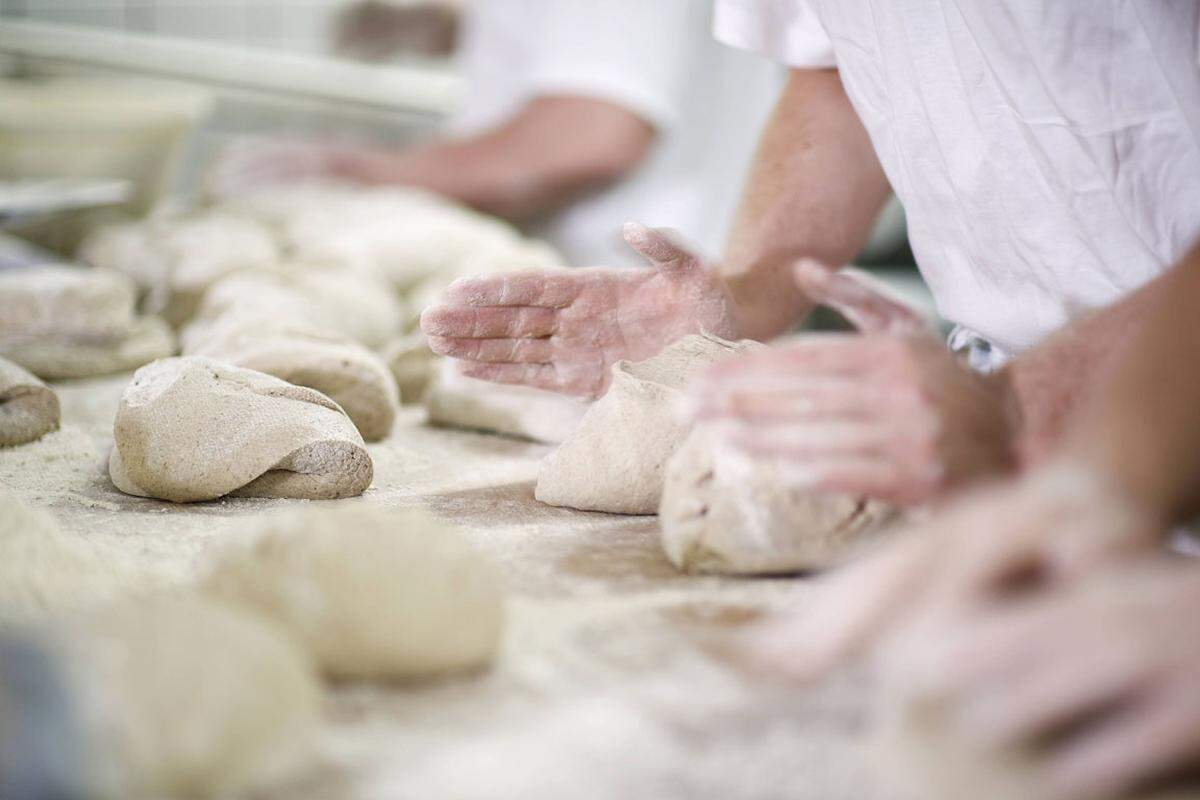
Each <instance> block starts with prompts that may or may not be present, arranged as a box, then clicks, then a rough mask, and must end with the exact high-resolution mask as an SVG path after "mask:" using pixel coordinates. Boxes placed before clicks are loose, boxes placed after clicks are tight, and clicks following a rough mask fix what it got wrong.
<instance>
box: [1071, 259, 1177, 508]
mask: <svg viewBox="0 0 1200 800" xmlns="http://www.w3.org/2000/svg"><path fill="white" fill-rule="evenodd" d="M1140 294H1141V295H1142V296H1141V297H1140V298H1139V301H1138V302H1137V303H1135V304H1133V305H1136V306H1139V307H1140V308H1139V309H1138V310H1139V311H1141V314H1140V315H1139V319H1138V321H1137V323H1136V324H1135V325H1131V326H1128V327H1127V329H1126V330H1127V332H1128V339H1127V341H1125V342H1123V343H1122V344H1121V346H1119V347H1118V348H1116V349H1117V353H1116V354H1115V355H1114V356H1113V359H1112V363H1111V365H1110V369H1109V370H1108V372H1107V373H1106V375H1105V377H1104V379H1103V380H1102V381H1101V382H1100V383H1099V385H1098V386H1097V387H1096V391H1095V395H1094V397H1093V398H1092V399H1091V401H1090V402H1089V403H1088V404H1087V405H1086V407H1085V408H1084V409H1083V410H1082V411H1081V413H1080V416H1079V418H1078V420H1076V424H1074V425H1072V426H1071V427H1070V429H1069V432H1068V434H1067V439H1066V443H1065V450H1066V451H1067V453H1068V454H1070V455H1072V456H1074V457H1075V458H1076V459H1077V460H1082V461H1084V462H1085V463H1089V464H1091V465H1092V466H1094V467H1095V468H1096V469H1097V470H1098V471H1100V472H1101V473H1103V474H1105V475H1107V476H1109V477H1110V478H1111V479H1112V480H1113V481H1114V483H1115V484H1116V485H1118V486H1120V487H1121V488H1122V489H1124V490H1125V491H1126V492H1127V493H1128V494H1129V495H1130V496H1131V497H1132V498H1133V499H1134V501H1135V502H1137V503H1138V504H1139V505H1140V506H1142V507H1143V508H1145V509H1147V510H1150V511H1151V512H1152V513H1156V514H1161V515H1162V516H1163V517H1164V520H1165V521H1171V520H1173V519H1176V518H1178V517H1181V516H1184V515H1187V514H1194V513H1196V512H1197V511H1200V369H1197V364H1200V247H1198V248H1195V249H1193V250H1192V252H1191V253H1189V254H1188V255H1187V256H1186V257H1185V258H1184V259H1183V261H1181V262H1180V263H1179V264H1178V265H1177V266H1176V267H1175V268H1174V269H1173V270H1172V271H1171V272H1170V273H1168V274H1167V275H1165V276H1163V278H1161V279H1159V280H1158V281H1155V283H1154V284H1152V285H1151V286H1149V287H1147V288H1146V290H1144V292H1143V293H1140Z"/></svg>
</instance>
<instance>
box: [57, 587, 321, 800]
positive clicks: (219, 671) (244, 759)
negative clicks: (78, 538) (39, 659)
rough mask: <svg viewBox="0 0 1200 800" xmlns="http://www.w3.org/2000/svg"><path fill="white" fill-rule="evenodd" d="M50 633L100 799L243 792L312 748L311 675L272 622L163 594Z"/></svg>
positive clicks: (315, 697)
mask: <svg viewBox="0 0 1200 800" xmlns="http://www.w3.org/2000/svg"><path fill="white" fill-rule="evenodd" d="M51 637H52V642H53V647H52V651H51V652H54V653H56V654H57V655H58V657H59V658H61V659H62V662H63V671H64V672H65V673H66V675H67V684H68V687H70V688H71V689H72V696H73V698H74V699H75V703H76V705H77V707H78V709H79V712H80V716H81V717H82V727H83V731H84V736H83V740H84V744H85V748H86V751H87V755H88V758H87V763H88V766H89V767H90V768H91V772H92V774H91V775H90V781H89V782H90V784H91V786H92V788H94V789H96V790H97V792H96V795H95V796H97V797H121V798H130V800H158V799H159V798H168V797H171V798H183V797H187V798H210V797H230V796H239V797H240V796H242V795H243V793H244V792H247V791H250V790H253V789H256V788H262V787H264V786H266V785H268V784H270V783H272V782H273V781H275V780H279V779H281V778H283V777H285V776H286V775H287V774H289V773H290V772H291V771H292V770H295V769H299V768H301V767H302V766H303V764H304V762H305V761H306V760H307V757H308V756H309V755H310V753H311V743H312V740H313V737H314V734H315V731H316V729H317V726H318V722H319V712H320V708H319V706H320V687H319V684H318V682H317V679H316V674H315V671H314V669H313V666H312V663H311V661H310V660H309V659H308V658H307V656H306V654H305V653H304V652H303V651H302V650H301V648H300V646H299V645H298V644H297V643H296V642H294V641H293V640H291V639H290V638H288V636H287V635H286V633H285V632H283V631H282V630H280V629H279V628H278V626H276V625H274V624H273V623H271V622H270V621H269V620H266V619H263V618H261V617H256V616H253V615H249V614H244V613H242V612H240V611H238V610H236V609H232V608H229V607H226V606H223V605H221V604H220V603H217V602H213V601H211V600H207V599H204V598H199V597H170V596H161V597H154V598H151V599H148V600H146V601H139V602H129V601H118V602H115V603H110V604H103V605H101V606H100V607H99V608H96V609H92V610H89V611H88V612H86V613H83V614H81V615H79V616H77V617H71V618H69V619H67V620H65V621H63V622H62V623H60V624H59V625H58V626H56V627H55V628H54V629H53V632H52V634H51Z"/></svg>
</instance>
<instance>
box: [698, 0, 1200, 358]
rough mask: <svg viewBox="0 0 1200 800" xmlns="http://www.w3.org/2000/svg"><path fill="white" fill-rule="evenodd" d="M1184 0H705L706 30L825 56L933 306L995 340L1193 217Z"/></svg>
mask: <svg viewBox="0 0 1200 800" xmlns="http://www.w3.org/2000/svg"><path fill="white" fill-rule="evenodd" d="M1198 23H1200V3H1198V2H1197V0H1023V2H999V0H888V1H887V2H876V1H875V0H717V11H716V15H715V22H714V28H715V31H716V34H717V37H718V38H720V39H721V40H722V41H725V42H727V43H729V44H733V45H736V46H740V47H745V48H748V49H752V50H756V51H758V52H761V53H763V54H765V55H768V56H770V57H772V58H774V59H776V60H778V61H782V62H784V63H787V64H789V65H790V66H793V67H827V66H836V67H837V68H838V70H839V72H840V75H841V79H842V83H843V84H844V85H845V87H846V92H847V94H848V95H849V97H850V100H851V101H852V102H853V104H854V107H855V109H856V110H857V111H858V114H859V116H860V117H861V118H862V120H863V123H864V125H865V126H866V128H867V130H868V132H869V133H870V136H871V141H872V142H873V143H874V146H875V150H876V152H877V153H878V154H879V159H880V161H881V162H882V164H883V167H884V169H885V171H886V172H887V175H888V178H889V179H890V180H891V183H892V187H893V188H894V189H895V191H896V193H897V195H899V197H900V199H901V200H902V201H903V203H904V206H905V210H906V212H907V215H908V227H909V238H910V240H911V242H912V247H913V251H914V252H915V254H916V257H917V261H918V263H919V264H920V267H921V272H922V274H923V275H924V277H925V279H926V281H927V282H928V283H929V286H930V288H931V289H932V291H933V294H934V297H935V298H936V301H937V305H938V310H939V311H940V312H941V314H942V315H943V316H944V317H946V318H947V319H949V320H950V321H952V322H955V323H958V324H960V325H962V326H963V327H965V328H968V329H971V330H973V331H975V332H978V333H979V334H980V335H981V336H983V337H984V338H985V339H987V340H989V341H990V342H991V343H992V344H993V345H995V346H996V347H998V348H999V349H1000V350H1001V351H1002V352H1003V353H1004V354H1005V355H1010V354H1014V353H1017V352H1020V351H1021V350H1023V349H1025V348H1028V347H1030V346H1032V345H1034V344H1036V343H1037V342H1038V341H1040V340H1041V339H1042V338H1043V337H1045V336H1046V335H1047V334H1049V333H1050V332H1052V331H1053V330H1055V329H1056V328H1058V327H1060V326H1061V325H1063V324H1064V323H1066V322H1068V321H1069V320H1071V319H1073V318H1075V317H1076V316H1078V315H1079V314H1081V313H1082V312H1084V311H1086V310H1088V309H1092V308H1096V307H1098V306H1102V305H1107V304H1109V303H1111V302H1112V301H1113V300H1115V299H1116V298H1118V297H1120V296H1121V295H1123V294H1125V293H1127V292H1129V291H1131V290H1132V289H1135V288H1136V287H1138V286H1140V285H1141V284H1143V283H1145V282H1146V281H1148V280H1150V279H1151V278H1153V277H1154V276H1155V275H1157V274H1159V273H1160V272H1162V271H1163V270H1164V269H1165V268H1166V267H1168V266H1170V265H1171V264H1172V263H1173V262H1174V261H1176V260H1178V259H1179V258H1180V257H1181V256H1182V255H1183V254H1184V253H1185V251H1186V250H1187V249H1188V248H1189V247H1190V246H1191V245H1192V244H1193V243H1194V242H1195V240H1196V238H1197V236H1198V235H1200V68H1198V65H1197V25H1198Z"/></svg>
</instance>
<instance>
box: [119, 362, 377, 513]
mask: <svg viewBox="0 0 1200 800" xmlns="http://www.w3.org/2000/svg"><path fill="white" fill-rule="evenodd" d="M113 438H114V439H115V442H116V444H115V446H114V447H113V450H112V453H111V455H110V457H109V475H110V477H111V478H112V481H113V484H114V485H115V486H116V487H117V488H118V489H120V490H121V491H122V492H125V493H126V494H132V495H140V496H143V497H157V498H161V499H163V500H172V501H174V502H177V503H186V502H192V501H197V500H212V499H215V498H218V497H222V496H224V495H227V494H233V495H237V496H240V497H292V498H310V499H314V500H318V499H320V500H327V499H334V498H338V497H350V496H352V495H358V494H362V492H363V491H364V490H365V489H366V488H367V487H368V486H369V485H370V484H371V476H372V465H371V457H370V456H369V455H368V454H367V451H366V449H365V447H364V446H363V440H362V437H361V436H360V435H359V433H358V431H357V430H355V428H354V423H352V422H351V421H350V418H349V417H347V416H346V414H345V412H344V411H342V409H341V408H339V407H338V405H337V404H336V403H334V402H333V401H332V400H330V399H329V398H328V397H326V396H325V395H323V394H321V393H320V392H316V391H313V390H312V389H308V388H305V387H302V386H293V385H292V384H290V383H287V382H286V381H282V380H279V379H278V378H275V377H272V376H270V375H264V374H263V373H261V372H255V371H253V370H248V369H241V368H240V367H234V366H230V365H228V364H222V363H220V362H218V361H213V360H212V359H208V358H203V357H200V356H186V357H182V358H168V359H164V360H161V361H156V362H154V363H153V364H149V365H147V366H145V367H143V368H141V369H140V370H138V371H137V372H136V373H134V375H133V380H132V382H130V384H129V386H128V387H126V389H125V392H124V394H122V395H121V404H120V407H119V408H118V410H117V419H116V422H115V423H114V426H113Z"/></svg>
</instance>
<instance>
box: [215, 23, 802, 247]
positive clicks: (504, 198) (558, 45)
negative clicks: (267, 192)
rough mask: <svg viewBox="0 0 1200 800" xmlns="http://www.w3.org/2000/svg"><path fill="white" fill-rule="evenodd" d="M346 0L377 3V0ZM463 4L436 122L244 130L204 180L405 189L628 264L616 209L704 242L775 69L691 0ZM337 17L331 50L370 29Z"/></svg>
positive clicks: (771, 88)
mask: <svg viewBox="0 0 1200 800" xmlns="http://www.w3.org/2000/svg"><path fill="white" fill-rule="evenodd" d="M359 13H360V14H368V15H375V16H382V17H387V16H388V12H387V10H386V8H382V9H381V8H380V7H379V6H378V4H375V5H373V6H372V7H371V8H370V9H368V10H366V11H364V10H362V9H360V10H359ZM396 13H401V10H400V9H396ZM463 14H464V19H463V22H462V30H461V32H460V35H461V45H460V53H459V57H460V60H461V65H462V69H463V74H464V76H465V78H466V81H467V84H468V91H467V97H466V100H465V102H464V103H463V105H462V108H461V111H460V113H459V114H458V115H457V117H456V118H455V119H454V120H453V121H452V123H451V125H450V127H449V130H448V132H447V133H446V135H444V136H441V137H437V138H435V139H434V140H433V141H429V142H426V143H423V144H417V145H415V146H409V147H396V146H366V145H343V144H329V143H315V142H310V143H304V142H262V141H258V142H252V143H246V144H243V145H240V146H235V147H233V148H231V150H230V151H229V152H228V153H227V154H226V155H225V156H224V157H223V158H222V159H220V161H219V163H218V165H217V167H216V170H215V173H214V176H213V180H212V185H213V187H214V188H215V190H216V191H217V192H218V193H233V192H237V191H240V190H244V189H247V188H252V187H256V186H263V185H267V184H271V183H279V182H286V181H295V180H302V179H309V178H328V179H335V180H342V181H349V182H353V183H360V184H372V185H402V186H415V187H420V188H424V189H428V190H430V191H433V192H435V193H437V194H440V195H443V196H446V197H449V198H452V199H455V200H458V201H461V202H463V203H466V204H468V205H471V206H473V207H475V208H477V209H479V210H481V211H484V212H487V213H491V214H496V215H499V216H502V217H505V218H507V219H509V220H512V221H515V222H518V223H522V224H523V225H524V226H525V227H526V228H527V230H528V231H529V232H531V233H533V234H534V235H538V236H541V237H543V238H546V239H548V240H549V241H550V242H551V243H552V244H554V245H555V246H557V247H558V248H559V249H560V250H561V251H562V252H563V253H564V255H565V256H566V258H567V261H568V262H569V263H571V264H573V265H588V264H622V263H626V264H637V263H640V260H639V259H638V257H637V255H636V254H635V253H633V252H632V251H631V250H629V248H628V247H627V246H626V245H625V244H624V243H623V242H622V241H621V239H620V227H621V224H622V223H623V222H625V221H626V220H628V219H630V218H639V219H644V220H647V221H649V222H651V223H652V224H655V225H661V226H666V227H670V228H674V229H676V230H678V231H679V232H680V233H681V234H682V235H683V236H684V237H685V238H686V239H688V240H689V241H691V242H694V243H695V244H696V245H697V246H698V247H699V248H700V249H701V251H703V252H716V250H717V248H718V247H719V246H720V243H721V242H722V241H723V239H724V237H725V234H726V221H727V220H729V219H730V218H731V217H732V213H733V209H734V207H735V205H736V202H737V198H738V194H739V192H740V188H741V184H742V181H743V177H744V174H745V170H746V167H747V164H748V163H749V161H750V158H751V155H752V152H753V149H754V145H755V142H756V140H757V132H758V130H759V129H760V128H761V126H762V124H763V121H764V120H765V118H766V116H767V114H768V113H769V111H770V108H771V105H772V104H773V102H774V100H775V98H776V96H777V94H778V89H779V86H780V85H781V82H782V72H781V71H780V70H779V69H778V68H777V67H775V66H773V65H771V64H770V63H769V62H767V61H765V60H764V59H761V58H758V57H756V56H753V55H749V54H746V53H741V52H738V51H735V50H733V49H731V48H727V47H724V46H722V45H720V44H718V43H716V42H714V41H713V40H712V36H711V34H710V18H711V9H710V8H709V7H708V4H706V3H697V2H692V0H661V2H655V3H639V2H636V0H614V1H613V2H605V3H594V2H585V0H487V1H486V2H476V3H469V4H467V5H466V6H465V8H464V9H463ZM349 19H350V20H351V21H348V22H345V23H344V24H343V25H342V26H341V34H340V35H339V36H340V38H341V40H342V41H343V47H349V49H351V50H354V49H355V47H356V46H357V47H358V49H362V47H361V46H358V45H351V44H348V43H347V42H346V39H350V40H353V41H356V42H362V41H363V40H364V39H369V38H370V37H367V36H365V33H366V31H364V30H363V28H364V25H363V24H362V23H363V18H362V16H359V17H353V16H352V17H351V18H349ZM354 20H357V21H354ZM365 27H371V26H365ZM379 27H380V32H381V36H382V37H384V38H386V37H387V35H388V28H387V26H386V25H380V26H379ZM368 49H370V48H368ZM381 68H384V67H381Z"/></svg>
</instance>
